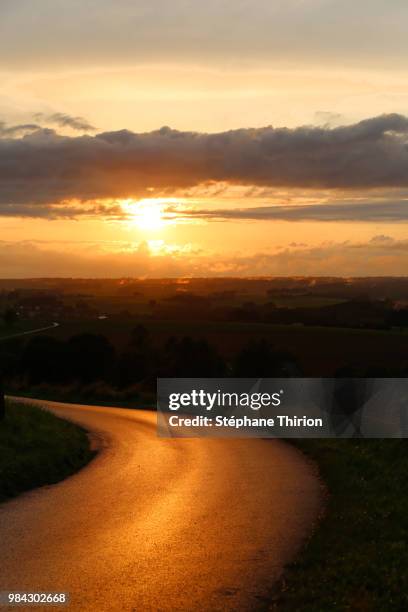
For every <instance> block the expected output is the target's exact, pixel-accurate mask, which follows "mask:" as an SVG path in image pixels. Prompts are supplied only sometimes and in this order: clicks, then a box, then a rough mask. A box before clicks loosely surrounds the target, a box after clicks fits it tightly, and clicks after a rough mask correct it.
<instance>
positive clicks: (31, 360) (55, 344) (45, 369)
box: [20, 336, 70, 384]
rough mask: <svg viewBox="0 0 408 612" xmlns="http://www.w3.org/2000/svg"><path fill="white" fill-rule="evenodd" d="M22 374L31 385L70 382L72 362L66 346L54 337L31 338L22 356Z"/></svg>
mask: <svg viewBox="0 0 408 612" xmlns="http://www.w3.org/2000/svg"><path fill="white" fill-rule="evenodd" d="M20 373H21V374H22V375H23V376H25V377H26V378H27V380H28V382H29V383H30V384H38V383H42V382H50V383H61V382H65V381H66V380H69V378H70V376H69V374H70V361H69V358H68V352H67V347H66V344H65V343H64V342H62V341H61V340H57V339H56V338H53V337H52V336H36V337H34V338H31V339H30V340H29V342H28V343H27V345H26V347H25V349H24V352H23V355H22V359H21V364H20Z"/></svg>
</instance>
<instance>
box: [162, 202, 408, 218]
mask: <svg viewBox="0 0 408 612" xmlns="http://www.w3.org/2000/svg"><path fill="white" fill-rule="evenodd" d="M173 210H174V211H176V210H177V214H178V216H182V217H186V218H200V219H206V220H214V221H228V220H239V219H242V220H253V221H268V220H270V221H273V220H275V221H367V222H379V223H381V222H382V223H388V222H394V221H408V200H401V201H399V202H383V201H380V202H364V203H361V202H339V203H336V204H308V205H302V206H257V207H252V208H232V209H231V208H229V209H188V210H180V209H179V208H178V209H173V208H171V207H169V208H168V209H167V211H168V213H171V212H173Z"/></svg>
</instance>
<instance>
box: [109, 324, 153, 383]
mask: <svg viewBox="0 0 408 612" xmlns="http://www.w3.org/2000/svg"><path fill="white" fill-rule="evenodd" d="M155 361H156V359H155V352H154V351H153V349H152V346H151V343H150V338H149V332H148V330H147V329H146V328H145V327H144V326H143V325H138V326H137V327H135V329H134V330H133V331H132V334H131V339H130V342H129V344H128V345H127V347H126V348H125V350H124V351H123V353H122V354H121V355H120V357H119V359H118V364H117V377H116V378H117V382H118V385H119V386H120V387H128V386H130V385H132V384H134V383H136V382H140V381H145V380H147V379H151V378H154V379H155V378H156V375H157V374H156V371H155Z"/></svg>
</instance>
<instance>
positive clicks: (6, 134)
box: [0, 121, 41, 138]
mask: <svg viewBox="0 0 408 612" xmlns="http://www.w3.org/2000/svg"><path fill="white" fill-rule="evenodd" d="M39 129H41V126H39V125H38V124H36V123H22V124H19V125H7V124H6V123H5V122H4V121H0V138H14V137H15V136H21V135H23V134H26V133H27V132H34V131H35V130H39Z"/></svg>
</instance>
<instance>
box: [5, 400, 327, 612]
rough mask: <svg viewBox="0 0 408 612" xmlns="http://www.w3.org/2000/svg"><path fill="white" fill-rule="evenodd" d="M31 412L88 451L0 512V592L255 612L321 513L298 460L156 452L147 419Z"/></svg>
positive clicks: (281, 446)
mask: <svg viewBox="0 0 408 612" xmlns="http://www.w3.org/2000/svg"><path fill="white" fill-rule="evenodd" d="M40 403H41V404H42V405H46V407H47V408H48V409H50V410H52V411H53V412H55V413H56V414H58V415H60V416H61V417H64V418H67V419H70V420H72V421H75V422H76V423H79V424H81V425H82V426H84V427H85V428H86V429H88V430H89V431H90V432H92V437H93V439H94V441H97V443H98V445H99V447H100V448H101V452H100V453H99V454H98V455H97V457H96V458H95V459H94V460H93V461H92V462H91V463H90V464H89V465H88V466H87V467H86V468H84V469H83V470H82V471H80V472H79V473H77V474H76V475H74V476H73V477H71V478H68V479H67V480H65V481H64V482H61V483H59V484H57V485H54V486H50V487H43V488H41V489H38V490H35V491H32V492H30V493H27V494H25V495H22V496H21V497H19V498H16V499H14V500H12V501H10V502H8V503H6V504H3V505H0V542H1V571H0V591H4V590H19V591H24V590H29V591H39V590H41V591H54V592H55V591H67V592H69V593H70V605H69V606H68V609H69V610H74V611H75V612H77V611H92V612H94V611H98V612H104V611H109V612H115V611H119V610H121V611H131V610H135V611H136V610H137V611H139V610H140V611H150V610H151V611H153V610H154V611H156V610H163V611H167V610H168V611H170V610H171V611H175V610H177V611H186V612H187V611H188V612H193V611H196V610H197V611H198V610H200V611H204V612H205V611H207V610H208V611H211V612H215V611H218V610H256V609H262V608H264V607H266V604H267V601H268V594H269V593H270V591H271V587H272V586H273V584H274V583H275V582H276V581H277V580H278V579H279V577H280V576H281V574H282V571H283V568H284V566H285V564H287V562H289V561H290V560H291V559H292V558H293V557H294V555H296V553H297V551H298V550H299V547H300V546H301V544H302V542H303V541H304V539H305V537H307V536H308V535H309V534H310V531H311V529H312V526H313V524H314V523H315V522H316V520H317V517H318V514H319V512H320V507H321V485H320V482H319V480H318V478H317V475H316V472H315V469H314V466H313V465H312V464H310V463H309V462H308V461H307V460H306V459H305V458H304V457H303V456H302V455H301V454H300V453H299V452H298V451H297V450H295V449H294V448H293V447H291V446H290V445H287V444H285V443H284V442H281V441H278V440H254V439H246V440H237V439H231V440H226V439H224V440H220V439H218V440H217V439H214V440H211V439H205V438H202V439H192V440H191V439H160V438H157V437H156V431H155V419H156V415H155V413H153V412H147V411H139V410H133V411H132V410H125V409H120V408H117V409H110V408H101V407H92V406H79V405H78V406H77V405H69V404H57V403H52V402H40ZM36 609H38V608H36ZM47 609H49V608H47ZM61 609H62V610H63V609H67V608H61Z"/></svg>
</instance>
